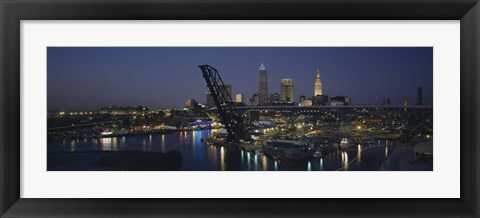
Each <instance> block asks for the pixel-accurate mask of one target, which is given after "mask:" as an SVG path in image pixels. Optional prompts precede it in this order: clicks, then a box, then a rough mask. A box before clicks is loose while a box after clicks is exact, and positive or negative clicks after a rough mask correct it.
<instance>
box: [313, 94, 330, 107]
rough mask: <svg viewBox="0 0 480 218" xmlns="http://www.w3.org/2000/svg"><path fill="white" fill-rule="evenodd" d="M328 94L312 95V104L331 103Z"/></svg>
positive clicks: (322, 104)
mask: <svg viewBox="0 0 480 218" xmlns="http://www.w3.org/2000/svg"><path fill="white" fill-rule="evenodd" d="M329 102H330V101H329V98H328V95H317V96H312V105H314V106H325V105H327V104H328V103H329Z"/></svg>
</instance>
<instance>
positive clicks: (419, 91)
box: [417, 87, 423, 105]
mask: <svg viewBox="0 0 480 218" xmlns="http://www.w3.org/2000/svg"><path fill="white" fill-rule="evenodd" d="M422 104H423V91H422V87H418V88H417V105H422Z"/></svg>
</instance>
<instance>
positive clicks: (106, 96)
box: [47, 47, 433, 110]
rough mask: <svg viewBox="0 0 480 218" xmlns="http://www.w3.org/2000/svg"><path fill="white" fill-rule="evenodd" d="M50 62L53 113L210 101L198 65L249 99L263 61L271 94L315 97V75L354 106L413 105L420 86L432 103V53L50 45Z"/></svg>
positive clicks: (331, 92)
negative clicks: (287, 89)
mask: <svg viewBox="0 0 480 218" xmlns="http://www.w3.org/2000/svg"><path fill="white" fill-rule="evenodd" d="M47 59H48V60H47V83H48V85H47V86H48V88H47V89H48V90H47V95H48V96H47V98H48V99H47V101H48V102H47V103H48V109H49V110H51V109H55V108H59V109H61V110H89V109H98V108H99V107H102V106H106V105H122V106H127V105H131V106H136V105H146V106H149V107H150V108H151V109H158V108H177V107H183V106H184V103H185V101H186V100H187V99H189V98H193V99H196V100H197V101H198V102H201V103H204V102H205V91H206V90H207V87H206V83H205V81H204V79H203V78H202V74H201V71H200V69H199V68H198V65H200V64H209V65H211V66H213V67H215V68H216V69H217V70H218V71H219V72H220V74H221V76H222V78H223V81H224V82H225V83H227V84H232V87H233V92H234V93H236V92H242V93H244V95H245V96H247V97H251V96H252V95H253V94H254V93H255V92H256V89H257V76H258V68H259V67H260V64H261V62H262V61H263V62H264V64H265V66H266V68H267V72H268V88H269V93H273V92H279V91H280V81H281V79H282V78H292V79H293V81H294V96H295V100H296V101H298V99H299V96H300V95H306V96H312V95H313V88H314V81H315V75H316V70H317V69H319V70H320V74H321V79H322V83H323V92H324V94H327V95H329V96H330V97H333V96H338V95H346V96H351V97H352V103H353V104H356V105H359V104H374V103H380V102H381V99H383V98H387V97H389V98H391V101H392V104H394V105H400V104H403V98H404V97H408V99H409V104H415V102H416V90H417V87H418V86H421V87H423V98H424V104H429V105H431V104H432V99H433V48H431V47H412V48H406V47H388V48H387V47H380V48H372V47H344V48H342V47H143V48H141V47H92V48H88V47H49V48H47ZM377 97H378V99H377Z"/></svg>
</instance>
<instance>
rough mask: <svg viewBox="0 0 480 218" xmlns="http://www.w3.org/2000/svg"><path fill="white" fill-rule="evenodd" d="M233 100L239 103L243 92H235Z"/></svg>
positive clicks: (241, 100)
mask: <svg viewBox="0 0 480 218" xmlns="http://www.w3.org/2000/svg"><path fill="white" fill-rule="evenodd" d="M235 101H236V102H239V103H240V102H243V94H242V93H237V94H236V95H235Z"/></svg>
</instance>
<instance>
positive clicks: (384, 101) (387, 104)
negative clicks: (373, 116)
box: [383, 98, 390, 106]
mask: <svg viewBox="0 0 480 218" xmlns="http://www.w3.org/2000/svg"><path fill="white" fill-rule="evenodd" d="M383 105H385V106H390V98H385V99H383Z"/></svg>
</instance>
